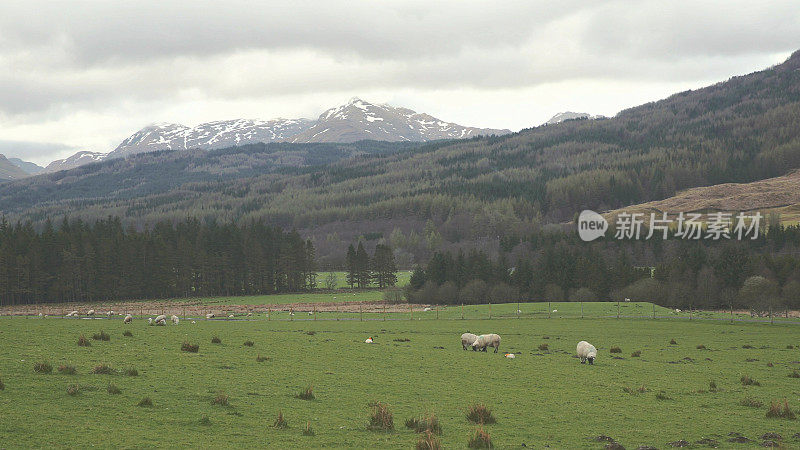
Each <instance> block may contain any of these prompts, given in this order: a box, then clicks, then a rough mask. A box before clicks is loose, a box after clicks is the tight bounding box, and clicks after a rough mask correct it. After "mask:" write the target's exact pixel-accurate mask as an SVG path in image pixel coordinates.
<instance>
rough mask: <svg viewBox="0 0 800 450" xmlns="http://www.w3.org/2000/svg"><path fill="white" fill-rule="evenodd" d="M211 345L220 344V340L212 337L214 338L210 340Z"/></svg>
mask: <svg viewBox="0 0 800 450" xmlns="http://www.w3.org/2000/svg"><path fill="white" fill-rule="evenodd" d="M211 343H212V344H222V339H220V338H219V336H214V337H212V338H211Z"/></svg>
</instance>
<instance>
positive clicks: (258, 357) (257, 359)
mask: <svg viewBox="0 0 800 450" xmlns="http://www.w3.org/2000/svg"><path fill="white" fill-rule="evenodd" d="M270 359H272V358H270V357H269V356H261V355H258V356H256V362H264V361H269V360H270Z"/></svg>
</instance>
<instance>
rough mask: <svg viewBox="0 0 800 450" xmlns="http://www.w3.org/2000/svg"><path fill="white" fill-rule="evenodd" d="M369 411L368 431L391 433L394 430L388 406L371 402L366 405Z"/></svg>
mask: <svg viewBox="0 0 800 450" xmlns="http://www.w3.org/2000/svg"><path fill="white" fill-rule="evenodd" d="M368 406H369V407H370V409H371V411H370V414H369V424H368V425H367V429H368V430H372V431H391V430H394V416H393V415H392V411H391V410H390V409H389V405H387V404H386V403H382V402H372V403H370V404H369V405H368Z"/></svg>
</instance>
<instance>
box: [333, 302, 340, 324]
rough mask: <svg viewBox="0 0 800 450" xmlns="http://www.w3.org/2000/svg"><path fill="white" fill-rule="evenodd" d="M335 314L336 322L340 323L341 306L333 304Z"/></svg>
mask: <svg viewBox="0 0 800 450" xmlns="http://www.w3.org/2000/svg"><path fill="white" fill-rule="evenodd" d="M333 312H334V313H336V321H337V322H338V321H339V305H338V304H336V303H334V304H333Z"/></svg>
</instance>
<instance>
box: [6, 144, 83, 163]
mask: <svg viewBox="0 0 800 450" xmlns="http://www.w3.org/2000/svg"><path fill="white" fill-rule="evenodd" d="M65 150H77V149H75V147H70V146H68V145H64V144H55V143H51V142H28V141H6V140H0V154H2V155H5V156H6V157H8V158H20V159H22V160H26V161H27V160H29V159H42V158H44V157H50V156H52V155H56V154H58V153H59V152H62V153H63V152H64V151H65Z"/></svg>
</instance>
